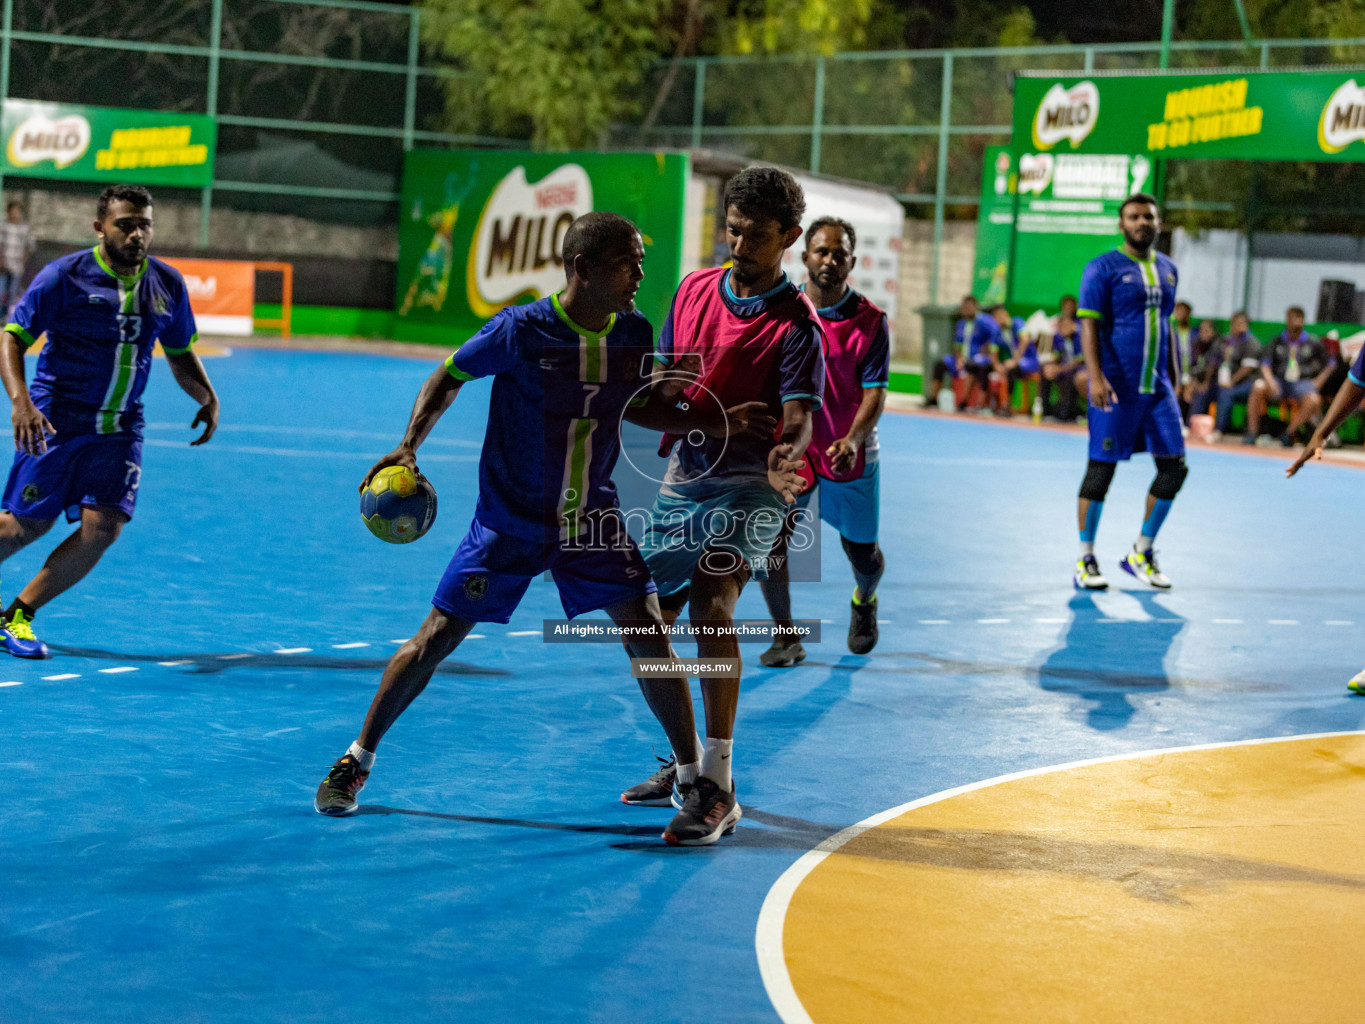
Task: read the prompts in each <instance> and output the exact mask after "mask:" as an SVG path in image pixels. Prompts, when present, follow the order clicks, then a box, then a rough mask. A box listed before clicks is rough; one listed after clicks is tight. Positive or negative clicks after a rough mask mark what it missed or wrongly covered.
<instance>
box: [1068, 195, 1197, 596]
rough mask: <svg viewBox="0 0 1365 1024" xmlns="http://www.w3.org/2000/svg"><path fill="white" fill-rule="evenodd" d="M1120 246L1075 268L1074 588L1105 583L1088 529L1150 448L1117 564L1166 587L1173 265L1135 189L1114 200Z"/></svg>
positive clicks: (1179, 445) (1177, 472) (1174, 474)
mask: <svg viewBox="0 0 1365 1024" xmlns="http://www.w3.org/2000/svg"><path fill="white" fill-rule="evenodd" d="M1119 230H1120V231H1121V232H1122V234H1123V245H1122V246H1120V247H1119V248H1117V249H1113V250H1111V251H1109V252H1107V253H1105V254H1104V255H1103V256H1097V257H1096V258H1095V259H1093V260H1091V261H1090V262H1089V263H1087V264H1086V267H1085V271H1084V273H1082V275H1081V302H1080V317H1081V346H1082V348H1083V349H1084V352H1085V365H1086V371H1087V375H1088V377H1089V381H1090V384H1089V394H1090V412H1089V424H1090V464H1089V466H1088V467H1087V469H1086V473H1085V479H1084V480H1083V481H1082V482H1081V491H1080V498H1079V502H1078V507H1077V519H1078V524H1079V527H1080V535H1081V550H1080V558H1079V559H1078V560H1077V562H1076V573H1075V575H1074V577H1073V578H1072V582H1073V583H1074V584H1075V586H1076V587H1077V588H1078V589H1083V590H1104V589H1106V588H1107V587H1108V586H1109V584H1108V582H1106V580H1105V578H1104V576H1103V575H1101V573H1100V569H1099V563H1098V562H1097V561H1096V560H1095V531H1096V529H1097V527H1098V526H1099V521H1100V512H1101V511H1102V510H1103V508H1104V498H1105V495H1106V494H1107V493H1108V491H1109V484H1110V482H1111V481H1112V480H1113V479H1114V469H1115V467H1116V466H1117V465H1118V463H1119V462H1126V461H1127V460H1128V459H1129V458H1130V457H1131V456H1132V454H1133V453H1134V452H1140V451H1149V452H1151V453H1152V457H1153V458H1154V459H1155V460H1156V479H1155V480H1153V481H1152V486H1151V489H1150V491H1149V492H1148V494H1147V512H1146V515H1145V517H1144V518H1143V520H1142V529H1141V531H1140V532H1139V533H1138V538H1137V540H1136V541H1135V542H1134V543H1133V547H1132V550H1130V551H1129V552H1128V554H1127V555H1126V556H1125V557H1124V559H1123V560H1122V561H1121V562H1120V563H1119V566H1120V568H1122V569H1123V570H1124V571H1125V572H1127V573H1128V574H1129V575H1130V576H1133V577H1134V578H1136V579H1138V580H1140V581H1142V582H1143V583H1146V584H1147V585H1149V586H1152V587H1158V588H1160V589H1163V590H1165V589H1168V588H1169V587H1170V585H1171V581H1170V580H1169V579H1167V578H1166V576H1165V575H1164V574H1163V573H1162V572H1161V570H1160V569H1159V568H1157V563H1156V555H1155V553H1154V552H1153V550H1152V542H1153V541H1154V540H1155V539H1156V535H1157V531H1158V530H1159V529H1161V524H1162V522H1163V521H1164V520H1165V518H1166V513H1167V512H1168V511H1170V507H1171V502H1172V501H1173V500H1174V499H1175V496H1176V493H1177V492H1178V491H1179V490H1180V487H1181V484H1183V483H1184V482H1185V476H1186V474H1187V473H1188V472H1189V470H1188V469H1186V467H1185V439H1184V437H1183V435H1182V433H1181V429H1180V428H1181V419H1180V403H1179V401H1178V400H1177V399H1176V391H1175V389H1176V385H1177V382H1178V380H1179V377H1178V374H1177V371H1176V369H1175V366H1176V360H1177V358H1178V356H1177V353H1176V352H1175V346H1174V345H1173V344H1172V342H1171V312H1172V310H1173V309H1174V307H1175V290H1176V284H1177V280H1178V278H1177V273H1176V267H1175V264H1174V263H1172V262H1171V260H1170V259H1169V258H1168V257H1167V256H1165V255H1164V254H1163V253H1159V252H1157V251H1156V249H1155V246H1156V237H1157V233H1158V231H1159V230H1160V215H1159V213H1158V211H1157V205H1156V200H1155V199H1154V198H1152V197H1151V196H1149V195H1147V194H1145V193H1137V194H1134V195H1131V196H1129V197H1128V198H1127V199H1125V200H1124V201H1123V205H1122V206H1121V207H1120V208H1119Z"/></svg>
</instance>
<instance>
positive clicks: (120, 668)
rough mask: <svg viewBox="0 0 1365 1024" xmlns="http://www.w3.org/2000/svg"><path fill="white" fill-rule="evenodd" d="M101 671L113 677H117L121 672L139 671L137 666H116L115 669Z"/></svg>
mask: <svg viewBox="0 0 1365 1024" xmlns="http://www.w3.org/2000/svg"><path fill="white" fill-rule="evenodd" d="M100 671H101V672H103V673H104V674H105V675H107V676H112V675H115V674H116V673H119V672H136V671H137V666H136V665H118V666H116V667H114V668H102V669H100Z"/></svg>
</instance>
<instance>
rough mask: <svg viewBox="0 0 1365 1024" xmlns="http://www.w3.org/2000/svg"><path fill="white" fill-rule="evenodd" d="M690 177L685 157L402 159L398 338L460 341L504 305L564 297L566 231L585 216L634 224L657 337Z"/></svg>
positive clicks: (672, 281)
mask: <svg viewBox="0 0 1365 1024" xmlns="http://www.w3.org/2000/svg"><path fill="white" fill-rule="evenodd" d="M688 173H689V170H688V159H687V156H686V155H684V154H681V153H610V154H605V153H512V152H505V151H497V150H492V151H490V150H478V151H467V152H466V151H456V152H452V151H439V150H415V151H413V152H410V153H408V154H407V158H406V161H405V164H404V169H403V200H402V203H403V206H402V213H401V221H400V226H399V258H398V293H397V297H396V298H397V312H398V317H397V326H396V333H397V334H398V336H399V337H400V338H404V339H407V340H412V341H428V342H433V343H438V344H443V345H450V346H455V345H458V344H459V343H460V342H462V341H464V340H465V339H467V338H468V337H469V336H470V335H471V334H473V333H474V332H475V331H477V330H478V329H479V328H480V327H481V326H482V325H483V323H484V322H485V321H486V320H488V318H489V317H491V316H493V314H495V313H496V312H498V310H500V309H502V308H503V307H504V306H509V305H512V304H514V303H524V302H533V301H535V300H536V299H540V298H544V297H545V296H546V295H549V294H551V293H553V292H556V291H559V290H560V289H561V288H563V287H564V263H563V259H562V257H561V255H560V253H561V251H562V249H563V243H564V232H565V231H566V230H567V229H568V227H569V225H570V224H572V223H573V221H574V219H575V218H576V217H579V216H582V215H583V214H585V213H588V212H589V211H591V210H607V211H610V212H612V213H619V214H621V215H622V216H624V217H629V218H630V219H631V220H632V221H634V222H635V224H636V225H637V226H638V227H639V228H640V233H641V235H642V236H643V237H644V242H645V279H644V281H643V282H642V283H641V285H640V293H639V296H638V297H637V300H636V301H637V305H638V306H639V308H640V311H641V312H642V313H644V315H645V316H647V317H648V318H649V320H650V322H651V323H652V324H654V326H655V329H656V330H657V329H658V328H659V327H660V326H662V324H663V320H664V317H665V315H666V314H667V313H668V306H669V302H670V301H671V300H672V297H673V291H674V289H675V288H676V287H677V284H678V278H679V273H680V266H681V259H682V234H683V193H684V187H685V184H686V181H687V178H688Z"/></svg>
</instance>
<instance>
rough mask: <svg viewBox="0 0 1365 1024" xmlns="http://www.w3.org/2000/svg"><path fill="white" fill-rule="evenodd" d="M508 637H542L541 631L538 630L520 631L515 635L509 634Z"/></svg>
mask: <svg viewBox="0 0 1365 1024" xmlns="http://www.w3.org/2000/svg"><path fill="white" fill-rule="evenodd" d="M507 635H508V636H540V630H538V629H518V630H517V631H516V632H514V633H508V634H507Z"/></svg>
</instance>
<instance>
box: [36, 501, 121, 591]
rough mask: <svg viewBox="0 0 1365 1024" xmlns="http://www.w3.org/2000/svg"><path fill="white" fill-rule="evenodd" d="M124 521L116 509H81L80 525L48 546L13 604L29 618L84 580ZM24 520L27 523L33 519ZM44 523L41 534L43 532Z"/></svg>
mask: <svg viewBox="0 0 1365 1024" xmlns="http://www.w3.org/2000/svg"><path fill="white" fill-rule="evenodd" d="M10 518H14V517H10ZM127 521H128V517H127V516H125V515H124V514H123V513H122V512H120V511H119V510H118V509H113V508H82V509H81V522H80V525H79V526H78V527H76V529H75V530H74V531H72V533H71V534H70V535H69V536H68V537H67V538H66V540H64V541H62V542H61V543H60V544H58V545H57V546H56V547H55V548H53V549H52V554H50V555H48V556H47V561H46V562H44V563H43V567H42V568H41V569H39V570H38V575H36V576H34V577H33V579H31V580H30V581H29V583H28V586H26V587H24V589H23V590H21V591H20V592H19V597H18V599H17V601H16V602H15V603H16V604H17V605H18V606H19V607H21V608H24V609H25V610H26V614H27V615H28V616H29V617H30V618H32V613H33V612H34V611H37V610H38V609H39V608H41V607H42V606H43V605H45V604H47V603H48V602H49V601H51V600H52V599H53V598H54V597H56V596H57V595H58V594H61V593H63V592H64V591H66V590H69V589H70V588H71V587H74V586H75V585H76V584H77V583H79V582H80V581H81V580H83V579H85V577H86V575H87V574H88V573H89V572H90V570H91V569H93V568H94V567H95V566H96V565H97V564H98V563H99V560H100V559H101V558H103V557H104V553H105V552H106V551H108V550H109V548H110V546H111V545H112V544H113V543H114V541H116V540H118V538H119V534H120V533H122V532H123V524H124V523H126V522H127ZM24 522H26V523H31V522H33V520H31V519H30V520H24ZM50 525H51V524H50V523H48V524H46V526H50ZM46 526H44V528H43V530H42V531H41V532H42V533H46V532H47V528H46ZM39 535H40V536H41V533H40V534H39ZM25 543H27V541H25Z"/></svg>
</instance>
